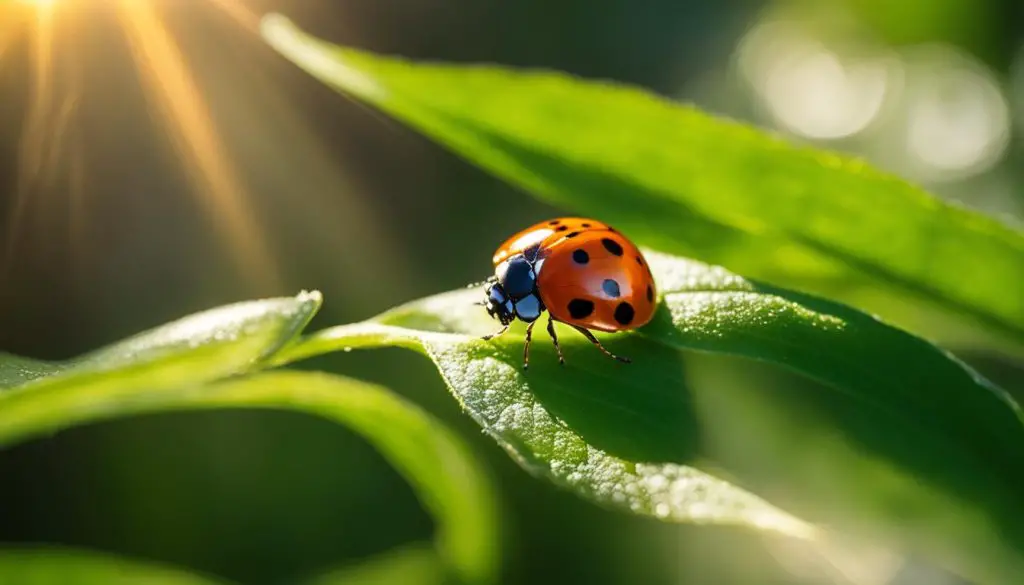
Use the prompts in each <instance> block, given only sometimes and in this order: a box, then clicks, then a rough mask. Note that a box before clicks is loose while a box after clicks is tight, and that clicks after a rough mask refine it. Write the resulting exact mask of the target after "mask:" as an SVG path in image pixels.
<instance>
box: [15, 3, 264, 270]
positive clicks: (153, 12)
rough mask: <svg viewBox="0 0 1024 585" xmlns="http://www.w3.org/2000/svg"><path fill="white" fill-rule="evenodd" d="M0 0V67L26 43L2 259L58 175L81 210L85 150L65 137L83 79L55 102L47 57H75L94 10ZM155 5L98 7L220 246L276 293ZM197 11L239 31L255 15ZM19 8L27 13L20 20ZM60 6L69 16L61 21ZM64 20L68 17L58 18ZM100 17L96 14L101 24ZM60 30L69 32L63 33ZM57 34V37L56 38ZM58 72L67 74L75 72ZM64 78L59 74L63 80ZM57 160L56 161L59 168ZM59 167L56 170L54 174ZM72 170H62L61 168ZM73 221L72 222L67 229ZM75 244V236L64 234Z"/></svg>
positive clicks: (239, 190) (209, 122)
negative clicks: (25, 77) (111, 22)
mask: <svg viewBox="0 0 1024 585" xmlns="http://www.w3.org/2000/svg"><path fill="white" fill-rule="evenodd" d="M3 4H4V3H3V2H2V0H0V66H2V65H3V62H2V61H3V60H4V59H5V58H6V57H5V55H6V52H5V49H7V48H8V47H9V46H10V45H11V43H12V42H13V41H14V40H16V39H17V40H21V39H24V38H25V37H26V36H27V38H28V43H27V45H26V46H27V49H28V51H27V52H28V58H29V61H30V71H31V81H30V83H29V87H28V89H27V91H28V100H27V107H28V111H27V113H26V115H25V119H24V122H23V130H22V138H21V143H20V146H19V173H18V183H17V187H16V191H15V193H14V200H13V202H12V207H11V212H12V213H11V216H10V226H9V228H10V229H7V230H0V231H6V232H7V233H6V236H7V237H6V242H0V244H5V245H6V248H5V250H3V252H4V254H5V255H10V254H12V253H14V252H13V251H14V249H15V247H16V246H17V242H18V238H19V236H20V233H19V232H21V231H24V230H25V228H24V223H25V222H24V221H23V220H24V218H25V216H26V214H27V210H28V208H29V206H30V205H49V204H52V203H53V202H45V201H39V200H38V199H39V197H38V196H37V195H38V194H37V193H36V191H38V190H39V187H40V186H41V185H46V184H47V182H48V181H51V180H52V177H54V176H57V175H58V174H60V173H64V176H68V177H70V179H69V181H70V183H71V184H69V185H68V188H67V191H69V192H68V193H66V195H67V198H68V201H65V202H64V203H65V204H66V205H67V207H68V208H69V209H72V211H73V210H74V208H75V207H80V205H81V201H80V199H81V197H82V195H81V193H75V192H74V191H77V190H79V189H77V188H76V184H77V185H78V187H80V186H81V182H82V179H81V175H82V174H83V173H82V169H81V166H82V165H81V164H80V161H81V157H80V156H79V154H80V153H76V152H75V150H76V149H80V148H81V147H82V146H83V145H82V144H80V143H77V141H75V140H71V141H70V144H67V143H66V142H69V141H68V140H65V139H64V137H63V135H64V129H65V127H66V126H67V125H68V124H71V123H73V112H74V109H75V108H74V103H75V101H76V100H77V99H78V96H79V94H80V93H81V92H82V91H83V89H84V87H83V80H82V79H81V78H80V77H79V78H76V77H77V76H76V75H74V74H73V72H72V75H70V77H72V79H66V78H62V79H61V81H62V83H61V84H59V86H60V87H61V88H62V89H61V90H60V92H61V95H56V91H57V90H56V89H55V87H56V86H57V84H55V83H54V81H55V66H54V64H55V54H60V55H62V56H65V55H69V56H70V57H69V58H74V57H76V56H75V55H74V53H75V49H74V48H73V44H74V43H75V38H76V34H75V32H76V31H77V30H78V27H83V26H89V22H88V21H89V20H90V19H92V18H96V17H97V14H98V13H99V12H100V11H96V12H95V13H94V12H82V11H78V12H74V11H72V8H73V6H72V5H73V4H75V3H72V2H68V1H67V0H18V1H17V2H14V3H11V4H7V5H6V6H4V5H3ZM158 5H159V3H154V2H140V1H137V0H112V2H111V3H108V4H107V5H106V6H107V7H110V8H112V9H113V11H114V12H115V13H116V16H117V19H118V22H119V25H120V28H121V30H122V31H123V34H124V36H125V38H126V39H127V41H128V44H129V46H130V47H131V49H132V56H133V58H134V60H135V64H136V67H137V69H138V72H139V74H140V75H139V76H140V78H141V79H142V80H143V82H144V90H145V92H146V95H147V97H148V98H149V101H150V103H151V105H152V107H153V111H154V113H155V116H154V117H155V118H156V119H157V120H158V123H160V124H162V125H163V126H164V127H165V129H166V131H167V134H168V135H169V136H170V137H171V139H172V141H173V143H174V146H175V148H176V150H177V152H178V154H179V157H180V159H181V161H182V163H183V165H184V167H185V170H186V172H187V173H188V176H189V177H190V178H191V179H192V183H193V186H194V189H193V191H194V193H195V194H196V196H197V197H198V199H199V201H200V203H201V204H202V205H203V207H204V208H205V210H206V212H207V213H208V214H209V215H210V216H211V217H212V218H213V219H214V221H215V222H216V225H218V226H219V227H220V232H221V234H222V235H223V236H224V238H225V244H226V245H227V246H228V247H229V249H230V250H231V252H232V254H233V257H234V258H235V261H236V263H237V264H238V266H239V268H240V269H241V271H242V273H243V274H244V275H245V276H246V277H247V278H249V279H251V280H252V282H254V283H258V284H263V285H269V286H274V285H275V283H276V282H277V280H278V279H277V276H276V271H275V270H274V267H273V263H272V262H271V261H270V260H269V253H268V251H267V250H266V247H265V243H264V242H265V240H264V238H263V237H262V235H261V233H260V230H259V229H258V226H257V224H256V220H255V218H254V217H253V215H252V213H251V211H250V209H251V205H248V204H247V201H246V196H247V194H246V192H245V189H244V187H243V186H242V184H241V181H240V179H239V178H238V176H237V173H236V170H235V167H234V163H233V162H232V161H231V159H230V157H229V156H228V153H227V152H226V149H225V148H224V146H223V144H222V143H221V140H220V138H219V135H218V132H217V129H216V127H215V125H214V123H213V119H212V116H211V113H210V111H209V108H208V105H207V103H206V101H205V98H204V96H203V94H202V91H201V90H200V89H199V88H198V86H197V82H196V80H195V79H194V78H193V75H192V72H191V71H190V69H189V67H188V65H187V63H186V62H185V59H184V57H183V55H182V52H181V50H180V48H179V47H178V44H177V42H176V41H175V39H174V37H173V35H172V34H171V33H170V32H169V31H168V29H167V27H166V26H165V24H164V22H163V20H162V17H161V14H160V13H159V12H158ZM196 7H197V9H211V10H217V11H219V12H221V13H222V14H223V15H225V16H226V17H228V18H229V20H230V21H232V22H234V23H235V24H237V25H239V26H240V27H241V28H243V29H245V30H247V31H249V32H254V31H256V26H255V24H254V23H257V22H258V21H259V18H258V16H257V15H255V14H253V13H252V12H251V11H249V10H248V9H247V8H246V7H245V6H244V5H242V4H241V2H240V0H207V2H206V3H204V4H200V3H196ZM25 8H28V12H27V13H26V10H25ZM65 8H67V9H68V11H67V14H65ZM65 16H66V18H65ZM99 17H102V16H99ZM65 27H67V30H65ZM58 31H59V32H58ZM66 69H71V70H73V69H75V68H74V67H71V68H66ZM65 73H66V70H65V68H62V69H61V75H62V76H64V75H65ZM59 153H64V154H63V160H62V161H58V159H59V158H60V157H59V156H58V154H59ZM58 164H60V165H63V166H62V167H61V168H59V169H58V168H55V167H56V166H57V165H58ZM69 167H70V168H69ZM75 219H76V218H73V217H72V218H70V222H71V223H72V224H73V223H74V222H75ZM71 236H73V234H71Z"/></svg>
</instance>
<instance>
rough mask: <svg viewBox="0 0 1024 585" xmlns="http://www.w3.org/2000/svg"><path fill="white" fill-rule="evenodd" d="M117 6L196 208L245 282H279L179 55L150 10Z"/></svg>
mask: <svg viewBox="0 0 1024 585" xmlns="http://www.w3.org/2000/svg"><path fill="white" fill-rule="evenodd" d="M119 6H120V10H119V11H118V14H119V16H120V18H121V19H122V21H123V25H124V30H125V33H126V35H127V37H128V40H129V43H130V44H131V46H132V48H133V57H134V58H135V60H136V63H137V66H138V70H139V72H140V74H141V75H142V77H143V78H144V81H145V83H144V88H145V90H146V91H147V92H148V93H149V95H150V98H151V99H152V100H153V101H154V102H155V105H156V106H157V107H158V108H159V113H160V120H161V122H162V123H163V124H164V125H165V126H166V127H167V130H168V132H169V133H170V134H171V136H172V137H173V140H174V142H175V146H176V148H177V149H178V151H179V153H180V155H181V156H182V157H183V158H184V159H185V162H186V167H187V170H188V172H189V175H190V178H191V179H192V180H193V181H194V182H195V188H196V190H197V192H198V193H199V194H200V195H201V196H200V199H201V202H202V204H203V205H205V206H207V208H208V211H209V212H210V213H211V214H213V216H214V217H215V218H216V220H217V222H218V223H219V224H222V225H223V227H224V229H225V230H226V232H227V233H226V237H227V239H228V245H229V246H230V247H231V249H232V251H233V252H234V253H235V254H236V256H237V260H238V261H239V262H241V265H242V269H243V271H244V273H245V275H246V277H247V278H251V279H254V281H255V282H258V283H261V284H266V285H270V286H274V285H275V283H277V282H278V280H279V276H278V275H277V271H276V270H275V267H274V265H273V263H272V262H271V258H270V255H269V253H268V250H267V248H266V245H265V242H264V239H263V236H262V234H261V233H260V230H259V229H258V224H257V221H256V218H255V217H254V214H253V212H252V210H251V209H250V208H249V206H248V204H247V201H246V192H245V189H244V187H243V186H242V184H241V182H240V180H239V178H238V176H237V175H236V173H235V170H234V168H233V167H232V163H231V161H230V160H229V158H228V155H227V153H226V152H225V150H224V148H223V146H222V144H221V141H220V139H219V137H218V135H217V131H216V128H215V126H214V123H213V120H212V117H211V115H210V112H209V109H208V107H207V104H206V103H205V100H204V99H203V97H202V95H201V94H200V92H199V90H198V88H197V87H196V83H195V81H194V79H193V77H192V74H191V72H190V71H189V69H188V67H187V65H186V64H185V61H184V58H183V56H182V54H181V51H180V50H179V48H178V46H177V45H176V43H175V41H174V40H173V39H172V37H171V35H170V34H169V32H168V31H167V29H166V28H165V26H164V25H163V23H162V22H161V21H160V18H159V16H158V15H157V14H156V12H155V9H154V7H153V6H152V5H151V4H149V3H146V2H134V1H132V0H120V5H119Z"/></svg>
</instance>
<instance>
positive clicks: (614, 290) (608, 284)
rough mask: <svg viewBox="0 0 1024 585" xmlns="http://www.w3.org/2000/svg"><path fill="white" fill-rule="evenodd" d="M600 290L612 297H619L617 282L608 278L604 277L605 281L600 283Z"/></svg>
mask: <svg viewBox="0 0 1024 585" xmlns="http://www.w3.org/2000/svg"><path fill="white" fill-rule="evenodd" d="M601 290H603V291H604V294H606V295H608V296H610V297H611V298H613V299H617V298H619V283H617V282H615V281H614V280H612V279H610V278H606V279H605V281H604V282H602V283H601Z"/></svg>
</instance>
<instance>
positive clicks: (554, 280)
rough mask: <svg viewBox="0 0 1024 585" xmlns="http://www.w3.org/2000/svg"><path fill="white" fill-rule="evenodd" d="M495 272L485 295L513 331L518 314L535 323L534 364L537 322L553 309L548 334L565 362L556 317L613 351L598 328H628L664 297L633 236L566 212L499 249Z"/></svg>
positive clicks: (527, 356) (528, 329)
mask: <svg viewBox="0 0 1024 585" xmlns="http://www.w3.org/2000/svg"><path fill="white" fill-rule="evenodd" d="M493 262H494V276H492V277H491V278H490V279H488V280H487V281H486V285H487V288H486V291H485V292H486V295H487V300H486V301H484V302H482V303H480V304H481V305H484V306H485V307H487V313H488V314H489V315H490V316H491V317H493V318H495V319H497V320H498V321H499V322H500V323H501V324H502V328H501V330H500V331H498V332H497V333H494V334H492V335H487V336H485V337H484V339H491V338H493V337H496V336H498V335H501V334H502V333H505V332H506V331H508V328H509V325H510V324H511V323H512V321H514V320H515V319H519V320H521V321H524V322H526V323H528V324H529V325H527V327H526V345H525V346H524V348H523V367H524V368H526V367H528V366H529V364H530V336H531V334H532V332H533V326H534V325H535V324H536V322H537V320H538V319H539V318H540V316H541V314H543V313H544V311H545V310H546V311H548V326H547V329H548V334H549V335H550V336H551V339H552V341H554V343H555V349H556V350H557V351H558V361H559V362H560V363H562V364H565V359H564V358H563V357H562V349H561V348H560V347H559V345H558V337H557V336H556V335H555V328H554V324H553V322H554V321H560V322H562V323H565V324H567V325H569V326H570V327H573V328H574V329H576V330H577V331H579V332H580V333H582V334H583V335H584V336H586V338H587V339H589V340H590V342H591V343H593V344H594V345H596V346H597V347H598V348H599V349H600V350H601V351H603V352H604V353H605V354H606V355H608V356H609V357H612V358H614V359H617V360H619V361H621V362H626V363H629V361H630V360H629V358H626V357H621V356H617V355H615V354H613V353H611V352H610V351H608V350H607V349H605V347H604V346H603V345H601V342H600V341H598V340H597V338H596V337H594V335H593V334H592V333H591V332H590V329H596V330H598V331H608V332H613V331H627V330H630V329H636V328H637V327H640V326H642V325H645V324H647V323H648V322H649V321H650V320H651V317H653V316H654V309H655V307H656V302H657V298H658V296H657V291H656V290H655V283H654V277H653V276H652V274H651V269H650V267H649V266H648V265H647V260H646V259H645V258H644V256H643V254H642V253H641V252H640V250H639V248H637V247H636V245H634V244H633V243H632V242H630V241H629V240H628V239H626V238H625V237H624V236H623V235H622V234H620V233H619V232H618V231H616V230H615V228H613V227H611V226H609V225H608V224H606V223H603V222H600V221H596V220H593V219H586V218H582V217H561V218H557V219H552V220H549V221H543V222H540V223H538V224H535V225H532V226H530V227H528V228H526V229H525V230H523V231H521V232H519V233H517V234H516V235H514V236H512V237H511V238H509V239H508V240H506V241H505V243H503V244H502V245H501V246H500V247H499V248H498V250H497V251H496V252H495V253H494V258H493Z"/></svg>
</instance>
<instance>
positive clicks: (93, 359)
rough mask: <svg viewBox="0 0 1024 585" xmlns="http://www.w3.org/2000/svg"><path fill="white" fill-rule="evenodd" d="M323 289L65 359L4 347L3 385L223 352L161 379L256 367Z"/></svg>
mask: <svg viewBox="0 0 1024 585" xmlns="http://www.w3.org/2000/svg"><path fill="white" fill-rule="evenodd" d="M322 302H323V297H322V295H321V294H320V293H319V292H318V291H311V292H305V291H304V292H301V293H299V294H298V295H296V296H295V297H281V298H270V299H261V300H256V301H242V302H238V303H232V304H228V305H223V306H220V307H216V308H213V309H209V310H206V311H200V312H198V313H193V314H191V315H187V316H185V317H182V318H180V319H176V320H174V321H172V322H170V323H166V324H164V325H160V326H158V327H154V328H153V329H150V330H148V331H144V332H142V333H138V334H136V335H133V336H131V337H128V338H127V339H123V340H121V341H118V342H116V343H112V344H110V345H108V346H106V347H103V348H100V349H97V350H95V351H91V352H88V353H86V354H84V355H81V356H79V357H76V358H74V359H71V360H67V361H63V362H45V361H40V360H33V359H29V358H25V357H21V356H16V355H12V354H7V353H2V352H0V390H3V389H6V388H15V387H18V386H25V385H31V384H30V383H32V382H38V383H44V384H49V383H54V382H55V379H54V376H58V375H62V374H66V375H71V376H79V375H85V374H90V373H91V374H95V375H97V376H101V375H102V374H103V372H110V371H114V370H130V371H139V370H145V369H146V368H154V369H155V368H164V367H169V366H173V362H174V361H175V360H184V359H188V358H189V356H198V355H200V354H204V353H217V354H221V355H220V357H219V359H222V360H223V362H222V363H220V364H217V363H216V362H213V361H210V362H208V366H209V367H210V370H209V371H203V370H201V369H199V368H195V367H193V368H191V369H186V370H184V371H183V372H182V373H183V377H182V378H180V379H173V380H171V379H168V380H163V379H162V378H161V377H159V376H154V379H156V380H162V381H161V383H163V384H166V385H168V386H174V385H176V384H185V383H194V382H199V381H202V380H210V379H216V378H220V377H223V376H227V375H230V374H234V373H238V372H240V371H243V370H245V369H247V368H250V367H252V366H253V365H254V364H256V363H257V362H258V361H259V360H261V359H263V358H265V357H267V356H269V355H271V354H273V353H274V352H275V351H277V350H278V349H280V348H281V347H282V346H284V345H285V344H287V343H288V342H289V341H291V340H292V339H293V338H294V337H295V336H296V335H298V334H299V333H300V332H301V331H302V330H303V328H305V327H306V325H307V324H308V323H309V320H310V319H312V318H313V315H315V314H316V312H317V311H318V310H319V309H320V305H321V303H322Z"/></svg>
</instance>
